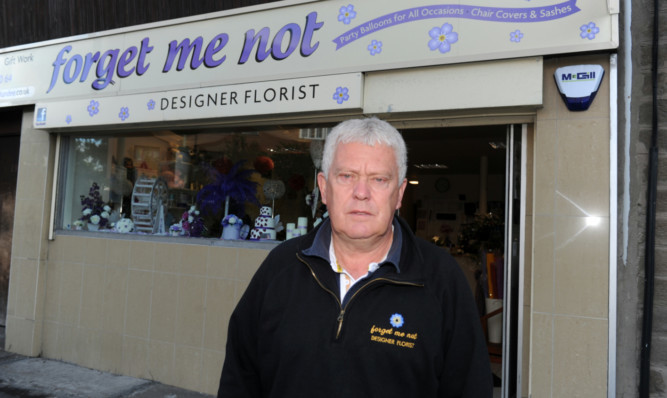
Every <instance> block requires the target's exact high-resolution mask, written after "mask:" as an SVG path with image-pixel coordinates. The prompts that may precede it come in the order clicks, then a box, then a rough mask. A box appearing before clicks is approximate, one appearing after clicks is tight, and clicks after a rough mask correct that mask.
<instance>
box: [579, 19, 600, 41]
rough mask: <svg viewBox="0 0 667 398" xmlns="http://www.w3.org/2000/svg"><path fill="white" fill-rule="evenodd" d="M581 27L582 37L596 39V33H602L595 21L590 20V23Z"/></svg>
mask: <svg viewBox="0 0 667 398" xmlns="http://www.w3.org/2000/svg"><path fill="white" fill-rule="evenodd" d="M579 29H580V30H581V34H580V36H581V38H582V39H588V40H593V39H595V35H596V34H598V33H600V28H598V27H597V26H595V22H589V23H588V25H581V27H580V28H579Z"/></svg>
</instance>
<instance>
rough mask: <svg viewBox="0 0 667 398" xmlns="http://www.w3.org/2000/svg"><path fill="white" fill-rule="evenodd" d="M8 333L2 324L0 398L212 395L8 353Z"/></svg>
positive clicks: (206, 397)
mask: <svg viewBox="0 0 667 398" xmlns="http://www.w3.org/2000/svg"><path fill="white" fill-rule="evenodd" d="M4 336H5V328H4V326H2V325H0V398H9V397H25V398H83V397H85V398H120V397H131V398H212V396H211V395H206V394H202V393H198V392H195V391H189V390H185V389H182V388H178V387H174V386H169V385H166V384H162V383H158V382H155V381H151V380H145V379H138V378H135V377H129V376H121V375H115V374H112V373H107V372H100V371H99V370H94V369H88V368H84V367H81V366H77V365H73V364H70V363H66V362H62V361H57V360H51V359H45V358H33V357H26V356H22V355H18V354H14V353H11V352H6V351H4V350H3V349H2V348H3V347H4V346H5V344H4V340H5V339H4Z"/></svg>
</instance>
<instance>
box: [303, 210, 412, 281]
mask: <svg viewBox="0 0 667 398" xmlns="http://www.w3.org/2000/svg"><path fill="white" fill-rule="evenodd" d="M392 225H393V227H394V237H393V240H392V242H391V247H390V248H389V252H388V253H387V258H386V259H385V260H384V261H383V262H382V263H381V264H380V266H382V265H385V264H391V265H393V266H394V268H396V273H398V274H400V273H401V268H400V266H399V264H400V260H401V249H402V248H403V235H404V233H403V228H402V225H401V223H400V222H399V218H398V217H394V220H393V221H392ZM330 243H331V220H330V219H328V218H327V219H326V220H324V221H323V222H322V225H321V226H320V228H318V229H317V231H316V232H315V238H314V239H313V242H312V244H311V245H310V246H309V247H308V248H306V249H305V250H303V253H304V254H305V255H307V256H316V257H319V258H321V259H323V260H324V261H326V262H327V263H328V262H329V261H330V260H329V245H330Z"/></svg>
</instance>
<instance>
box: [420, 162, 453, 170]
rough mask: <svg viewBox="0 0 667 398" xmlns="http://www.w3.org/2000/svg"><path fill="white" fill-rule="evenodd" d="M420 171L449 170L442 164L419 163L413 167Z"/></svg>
mask: <svg viewBox="0 0 667 398" xmlns="http://www.w3.org/2000/svg"><path fill="white" fill-rule="evenodd" d="M413 166H415V167H416V168H418V169H446V168H448V167H447V165H446V164H440V163H418V164H415V165H413Z"/></svg>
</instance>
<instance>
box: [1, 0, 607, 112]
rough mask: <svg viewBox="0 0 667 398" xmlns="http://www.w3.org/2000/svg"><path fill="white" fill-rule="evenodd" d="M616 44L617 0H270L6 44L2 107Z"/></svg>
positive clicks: (505, 57)
mask: <svg viewBox="0 0 667 398" xmlns="http://www.w3.org/2000/svg"><path fill="white" fill-rule="evenodd" d="M617 46H618V0H586V1H583V0H544V1H540V2H535V1H533V2H529V1H525V0H459V1H455V2H451V3H447V2H433V1H429V0H413V1H410V2H407V3H406V2H405V1H400V0H364V1H359V2H350V1H349V0H345V1H335V0H332V1H316V2H299V3H294V2H289V3H287V4H281V3H274V4H271V5H266V6H256V7H248V8H242V9H236V10H232V11H226V12H221V13H215V14H205V15H201V16H197V17H192V18H185V19H180V20H174V21H167V22H163V23H159V24H150V25H145V26H143V27H142V26H139V27H130V28H126V29H122V30H115V31H109V32H100V33H95V34H92V35H86V36H78V37H74V38H71V39H62V40H55V41H51V42H45V43H37V44H33V45H28V46H23V47H20V48H18V49H8V50H5V51H4V52H0V106H11V105H18V104H31V103H35V102H39V101H52V100H57V99H62V98H67V99H72V98H81V99H87V100H88V101H90V100H92V99H93V98H100V97H109V96H126V95H133V94H138V93H155V92H159V91H162V90H165V89H167V90H178V89H194V88H201V87H213V86H223V85H224V86H226V85H231V84H240V83H250V82H260V81H274V80H280V79H292V78H303V77H312V76H323V75H338V74H344V73H358V72H361V73H363V72H369V71H379V70H390V69H399V68H410V67H420V66H429V65H443V64H453V63H463V62H472V61H483V60H494V59H508V58H517V57H526V56H536V55H545V54H557V53H563V52H567V53H572V52H582V51H594V50H601V49H612V48H616V47H617ZM10 50H11V51H10Z"/></svg>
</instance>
